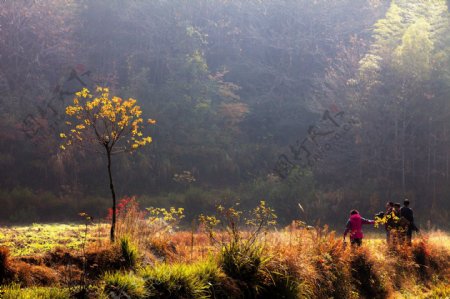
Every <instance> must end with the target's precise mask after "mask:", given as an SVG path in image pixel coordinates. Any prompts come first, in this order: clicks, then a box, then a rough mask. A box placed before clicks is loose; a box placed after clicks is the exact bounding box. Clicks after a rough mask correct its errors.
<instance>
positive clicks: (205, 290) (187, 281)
mask: <svg viewBox="0 0 450 299" xmlns="http://www.w3.org/2000/svg"><path fill="white" fill-rule="evenodd" d="M211 271H212V268H203V269H202V267H199V266H198V264H197V265H196V264H193V265H186V264H172V265H168V264H159V265H157V266H155V267H147V268H145V269H143V270H141V272H140V274H141V275H142V277H143V278H144V280H145V287H146V289H147V291H148V297H149V298H196V299H202V298H209V293H210V284H208V282H209V280H210V278H211V277H213V276H211V273H215V272H214V271H213V272H211Z"/></svg>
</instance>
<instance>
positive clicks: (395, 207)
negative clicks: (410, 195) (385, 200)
mask: <svg viewBox="0 0 450 299" xmlns="http://www.w3.org/2000/svg"><path fill="white" fill-rule="evenodd" d="M400 207H401V204H400V203H398V202H396V203H394V209H395V210H400Z"/></svg>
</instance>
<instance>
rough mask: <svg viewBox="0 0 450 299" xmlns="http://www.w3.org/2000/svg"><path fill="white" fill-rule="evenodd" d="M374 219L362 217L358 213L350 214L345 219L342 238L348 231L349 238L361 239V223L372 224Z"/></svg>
mask: <svg viewBox="0 0 450 299" xmlns="http://www.w3.org/2000/svg"><path fill="white" fill-rule="evenodd" d="M373 223H375V221H373V220H368V219H365V218H362V217H361V215H359V214H354V215H351V216H350V218H349V219H348V221H347V228H346V229H345V232H344V238H345V236H346V235H347V233H348V232H350V239H362V238H363V237H364V235H363V232H362V225H363V224H373Z"/></svg>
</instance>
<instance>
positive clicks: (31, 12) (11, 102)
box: [0, 0, 450, 227]
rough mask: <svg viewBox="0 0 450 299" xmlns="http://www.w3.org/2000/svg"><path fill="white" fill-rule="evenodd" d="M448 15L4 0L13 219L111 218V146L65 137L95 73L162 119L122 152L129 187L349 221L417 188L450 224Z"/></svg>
mask: <svg viewBox="0 0 450 299" xmlns="http://www.w3.org/2000/svg"><path fill="white" fill-rule="evenodd" d="M449 21H450V12H449V3H448V1H443V0H434V1H431V0H416V1H408V0H397V1H382V0H366V1H353V0H318V1H311V0H296V1H293V0H264V1H261V0H248V1H235V0H215V1H209V0H189V1H188V0H171V1H167V0H154V1H111V0H108V1H107V0H79V1H72V0H46V1H31V0H30V1H25V0H23V1H22V0H21V1H1V5H0V45H1V47H0V101H1V106H0V136H1V139H0V200H1V203H2V208H1V209H0V219H1V222H2V223H12V222H34V221H60V220H74V219H77V217H78V216H77V214H78V213H79V212H81V211H83V212H88V213H89V214H91V215H94V216H95V217H105V216H106V213H107V209H108V207H109V206H110V195H109V189H108V176H107V169H106V164H105V157H104V156H102V155H97V154H95V153H93V152H91V151H89V150H88V149H86V150H82V149H79V148H68V149H66V150H62V149H60V147H59V145H60V143H61V139H60V137H59V136H60V133H61V132H63V131H64V130H65V121H66V120H67V119H66V114H65V113H64V111H65V110H64V109H65V107H66V106H67V105H68V104H69V102H71V101H72V99H73V96H74V93H75V92H77V91H79V90H80V89H81V88H83V87H87V88H93V87H94V86H96V85H98V86H108V87H109V88H110V89H111V90H112V91H113V92H114V93H115V94H118V95H120V96H122V97H133V98H135V99H137V100H138V101H139V103H140V105H141V107H142V110H143V112H144V113H145V115H146V116H148V117H151V118H153V119H155V120H156V124H155V125H154V126H152V127H150V128H149V131H148V134H149V135H150V136H152V139H153V142H152V143H151V144H150V145H148V146H146V147H144V148H142V149H140V150H139V151H135V152H133V153H131V154H122V155H117V156H115V157H114V159H115V160H114V164H113V169H112V170H113V176H114V179H115V182H116V186H117V194H118V197H119V198H120V197H125V196H136V198H137V200H138V201H139V202H140V203H141V206H143V207H149V206H158V207H168V206H177V207H184V208H185V213H186V215H187V217H186V219H187V220H190V219H193V218H194V217H195V216H196V215H197V214H199V213H204V212H210V211H212V210H214V208H215V206H216V205H217V204H219V203H222V204H225V205H231V204H234V203H236V202H239V203H240V204H241V205H242V206H243V207H253V206H255V203H257V202H259V201H260V200H266V201H267V202H268V204H269V205H270V206H272V207H273V208H274V209H275V212H276V213H277V215H278V217H279V219H278V220H279V222H280V223H281V224H287V223H289V222H290V221H291V220H293V219H301V220H303V221H305V222H307V223H310V224H312V225H314V224H316V223H322V224H323V223H330V224H335V225H341V226H342V225H343V224H344V221H345V219H346V217H347V214H348V212H349V210H350V209H352V208H357V209H358V210H360V211H361V212H362V214H363V215H367V216H368V217H373V216H371V215H374V214H375V213H376V212H378V211H380V210H383V209H384V205H385V203H386V202H387V201H394V202H401V201H403V199H404V198H405V197H407V198H409V199H410V201H411V203H412V207H413V208H414V210H415V211H416V215H417V219H418V223H420V225H422V226H425V225H431V226H435V225H436V226H440V227H445V226H448V219H449V211H450V201H449V197H450V184H449V183H450V24H449ZM299 204H300V206H299ZM300 207H301V208H300Z"/></svg>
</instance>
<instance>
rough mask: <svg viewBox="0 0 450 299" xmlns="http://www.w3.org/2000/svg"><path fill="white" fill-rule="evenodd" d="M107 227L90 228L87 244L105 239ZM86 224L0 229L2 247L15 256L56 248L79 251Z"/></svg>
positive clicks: (34, 225) (37, 225)
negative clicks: (104, 228)
mask: <svg viewBox="0 0 450 299" xmlns="http://www.w3.org/2000/svg"><path fill="white" fill-rule="evenodd" d="M104 226H105V225H98V226H97V225H95V226H90V227H89V229H88V234H87V240H86V241H87V243H93V242H96V241H97V240H98V239H99V238H100V239H101V238H103V237H104V232H103V231H102V228H103V227H104ZM85 228H86V226H85V225H84V224H75V223H69V224H61V223H55V224H33V225H30V226H11V227H0V246H6V247H8V248H9V249H10V250H11V255H13V256H23V255H34V254H40V253H44V252H46V251H50V250H52V249H54V248H55V247H59V246H60V247H64V248H68V249H74V250H79V249H81V247H82V245H83V242H84V231H85Z"/></svg>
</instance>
